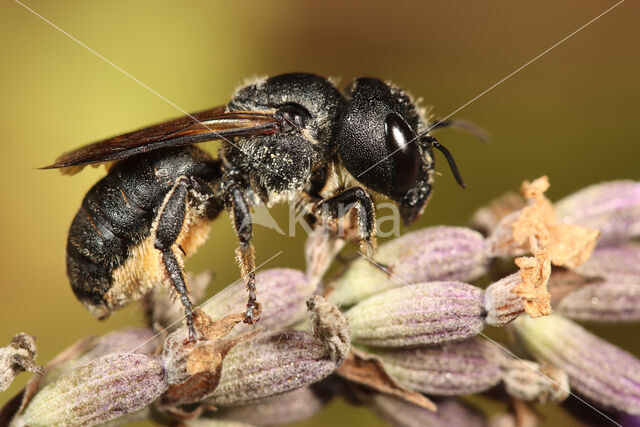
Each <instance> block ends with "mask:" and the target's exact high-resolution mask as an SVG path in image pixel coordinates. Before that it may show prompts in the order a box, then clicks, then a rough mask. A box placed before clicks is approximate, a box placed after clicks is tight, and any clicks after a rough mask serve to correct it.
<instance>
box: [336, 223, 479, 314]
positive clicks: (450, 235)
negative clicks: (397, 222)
mask: <svg viewBox="0 0 640 427" xmlns="http://www.w3.org/2000/svg"><path fill="white" fill-rule="evenodd" d="M373 261H374V262H375V263H377V264H379V265H380V266H384V267H385V268H388V269H389V270H390V272H391V273H392V274H389V272H386V271H383V270H382V269H381V268H380V266H376V265H375V264H373V263H372V262H371V260H369V259H366V258H364V257H363V258H361V259H358V260H357V261H355V262H354V263H353V264H352V265H351V267H350V268H349V270H347V272H346V273H345V274H344V275H343V276H342V277H340V278H339V279H337V280H336V281H335V282H333V283H332V284H331V291H330V293H328V295H327V296H328V299H329V301H331V302H333V303H335V304H341V305H347V306H349V305H353V304H355V303H356V302H358V301H361V300H363V299H365V298H367V297H369V296H371V295H374V294H377V293H379V292H382V291H385V290H387V289H391V288H397V287H400V286H404V285H405V284H413V283H421V282H428V281H435V280H462V281H468V280H472V279H474V278H476V277H479V276H481V275H482V274H484V272H485V268H486V264H487V258H486V257H485V255H484V240H483V237H482V235H481V234H480V233H478V232H476V231H473V230H471V229H468V228H462V227H432V228H427V229H424V230H420V231H416V232H412V233H408V234H405V235H404V236H401V237H398V238H396V239H393V240H391V241H390V242H387V243H385V244H384V245H381V246H380V248H379V249H378V251H377V252H376V254H375V256H374V259H373Z"/></svg>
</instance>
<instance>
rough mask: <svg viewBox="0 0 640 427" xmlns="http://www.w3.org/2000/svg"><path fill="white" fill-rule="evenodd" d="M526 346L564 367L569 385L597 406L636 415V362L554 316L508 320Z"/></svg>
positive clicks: (639, 395) (639, 398) (639, 399)
mask: <svg viewBox="0 0 640 427" xmlns="http://www.w3.org/2000/svg"><path fill="white" fill-rule="evenodd" d="M512 324H513V325H514V326H515V328H516V332H517V334H518V337H519V338H520V340H521V341H522V343H523V344H524V346H525V347H526V349H527V350H528V351H529V352H530V353H531V354H533V355H534V356H535V357H537V358H539V359H541V360H544V361H547V362H549V363H551V364H552V365H554V366H557V367H558V368H560V369H562V370H564V371H565V372H566V373H567V374H568V375H569V383H570V384H571V388H572V389H573V390H575V391H577V392H578V393H580V394H582V395H584V396H585V397H587V398H589V399H590V400H592V401H594V402H596V403H598V404H599V405H600V406H604V407H607V408H614V409H617V410H620V411H623V412H628V413H631V414H640V361H639V360H638V359H636V358H635V357H633V356H632V355H631V354H629V353H627V352H625V351H623V350H621V349H619V348H617V347H615V346H613V345H611V344H609V343H608V342H606V341H604V340H602V339H600V338H598V337H597V336H595V335H593V334H591V333H590V332H588V331H586V330H585V329H584V328H582V327H580V326H578V325H576V324H575V323H573V322H572V321H570V320H568V319H565V318H563V317H562V316H558V315H551V316H547V317H541V318H539V319H531V318H528V317H525V316H520V317H519V318H518V319H517V320H516V321H515V322H513V323H512Z"/></svg>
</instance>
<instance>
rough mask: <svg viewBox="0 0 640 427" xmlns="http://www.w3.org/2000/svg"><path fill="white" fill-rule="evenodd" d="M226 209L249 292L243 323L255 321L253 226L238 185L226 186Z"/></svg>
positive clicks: (239, 262) (238, 259)
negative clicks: (235, 238) (232, 227)
mask: <svg viewBox="0 0 640 427" xmlns="http://www.w3.org/2000/svg"><path fill="white" fill-rule="evenodd" d="M226 203H227V209H228V210H229V212H230V213H231V216H232V218H233V225H234V228H235V230H236V235H237V236H238V240H239V241H240V246H239V247H238V249H236V260H237V262H238V265H239V267H240V272H241V274H242V277H243V278H244V280H245V283H246V285H247V292H248V294H249V296H248V299H247V313H246V315H245V317H244V322H245V323H249V324H252V323H255V322H257V321H258V320H260V319H259V318H257V317H255V313H256V311H257V310H258V306H259V304H258V302H257V296H256V272H255V269H256V262H255V252H254V250H253V245H252V244H251V237H252V236H253V229H252V228H253V226H252V222H251V211H250V209H249V204H248V203H247V201H246V200H245V198H244V196H243V191H242V190H241V187H240V185H238V184H231V185H230V186H229V187H228V188H227V196H226Z"/></svg>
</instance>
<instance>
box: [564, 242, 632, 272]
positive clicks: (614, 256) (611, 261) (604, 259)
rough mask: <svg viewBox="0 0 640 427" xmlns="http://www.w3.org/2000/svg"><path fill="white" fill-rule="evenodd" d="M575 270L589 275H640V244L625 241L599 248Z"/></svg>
mask: <svg viewBox="0 0 640 427" xmlns="http://www.w3.org/2000/svg"><path fill="white" fill-rule="evenodd" d="M574 270H575V271H576V272H577V273H580V274H582V275H583V276H587V277H607V278H608V277H618V276H621V275H622V276H635V277H640V245H639V244H637V243H623V244H620V245H616V246H604V247H601V248H598V249H596V250H595V251H594V252H593V255H591V258H589V259H588V260H587V262H585V263H584V264H582V265H580V266H578V267H576V268H575V269H574Z"/></svg>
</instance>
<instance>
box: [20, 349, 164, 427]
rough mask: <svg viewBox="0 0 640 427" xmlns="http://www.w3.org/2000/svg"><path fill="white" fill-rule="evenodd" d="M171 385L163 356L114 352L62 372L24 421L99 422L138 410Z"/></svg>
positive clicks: (42, 423)
mask: <svg viewBox="0 0 640 427" xmlns="http://www.w3.org/2000/svg"><path fill="white" fill-rule="evenodd" d="M166 389H167V381H166V378H165V370H164V367H163V366H162V364H161V363H160V361H159V359H157V358H155V357H151V356H147V355H144V354H139V353H118V354H109V355H106V356H103V357H100V358H98V359H94V360H92V361H90V362H89V363H87V364H84V365H81V366H76V367H73V368H71V369H70V370H68V371H66V372H64V373H63V374H61V375H60V376H59V377H58V378H56V379H55V380H54V381H53V382H52V383H50V384H48V385H47V386H45V387H44V388H43V389H41V390H40V391H39V392H38V394H36V396H35V397H34V398H33V400H32V401H31V402H30V403H29V405H28V406H27V408H26V410H25V412H24V413H23V414H22V415H21V416H20V417H19V419H18V420H17V424H18V425H28V426H50V425H96V424H101V423H104V422H107V421H109V420H113V419H115V418H118V417H122V416H124V415H126V414H129V413H132V412H135V411H137V410H139V409H141V408H143V407H145V406H147V405H148V404H150V403H151V402H153V401H154V400H156V399H157V398H158V397H159V396H160V395H161V394H162V393H163V392H164V391H165V390H166Z"/></svg>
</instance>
